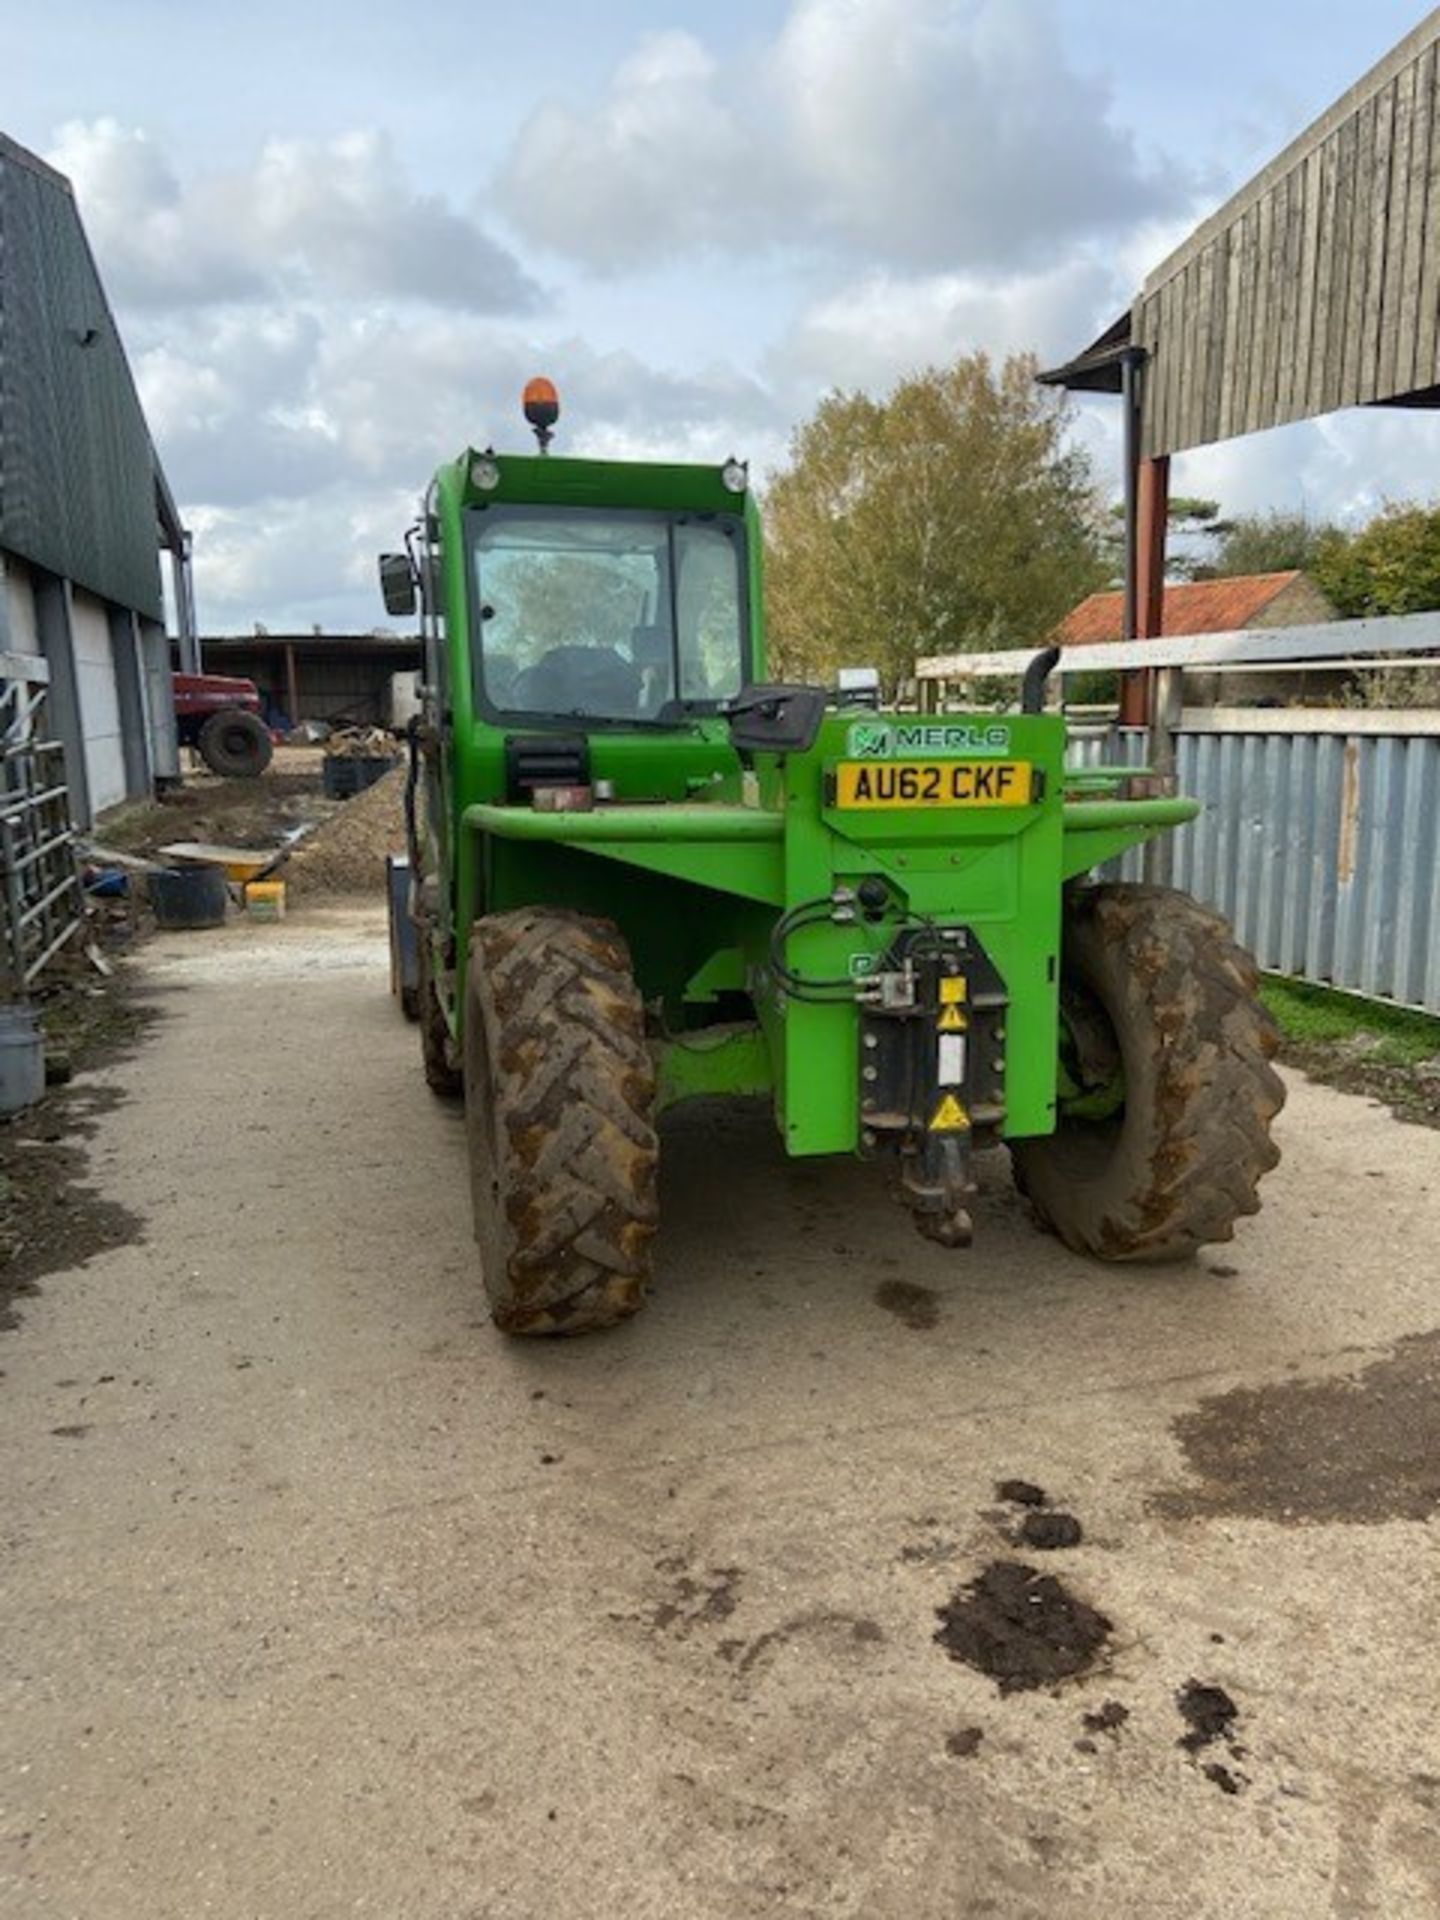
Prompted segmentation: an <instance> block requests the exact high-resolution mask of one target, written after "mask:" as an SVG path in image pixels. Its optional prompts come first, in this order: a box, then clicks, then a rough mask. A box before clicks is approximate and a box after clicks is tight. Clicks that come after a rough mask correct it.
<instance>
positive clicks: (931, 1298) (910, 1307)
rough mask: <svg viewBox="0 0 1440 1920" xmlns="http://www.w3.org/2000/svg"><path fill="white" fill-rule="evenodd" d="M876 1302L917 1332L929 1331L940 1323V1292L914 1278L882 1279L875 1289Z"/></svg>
mask: <svg viewBox="0 0 1440 1920" xmlns="http://www.w3.org/2000/svg"><path fill="white" fill-rule="evenodd" d="M875 1304H876V1306H877V1307H883V1308H884V1309H885V1311H886V1313H893V1314H894V1316H895V1318H896V1319H897V1320H900V1321H903V1322H904V1324H905V1325H906V1326H907V1327H913V1328H914V1329H915V1331H916V1332H917V1333H928V1332H929V1330H930V1328H931V1327H935V1326H938V1325H939V1324H940V1296H939V1294H938V1293H936V1291H935V1289H934V1288H933V1287H921V1286H917V1285H916V1284H915V1282H914V1281H913V1280H882V1281H881V1282H880V1285H879V1286H878V1287H876V1289H875Z"/></svg>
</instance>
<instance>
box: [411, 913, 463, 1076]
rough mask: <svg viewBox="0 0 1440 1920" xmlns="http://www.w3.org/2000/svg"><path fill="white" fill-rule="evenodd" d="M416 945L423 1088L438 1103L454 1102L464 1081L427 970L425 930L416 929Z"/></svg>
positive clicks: (416, 1014)
mask: <svg viewBox="0 0 1440 1920" xmlns="http://www.w3.org/2000/svg"><path fill="white" fill-rule="evenodd" d="M416 938H417V942H418V945H419V949H420V951H419V955H418V959H417V965H416V971H417V972H418V974H419V976H420V977H419V980H418V982H417V984H416V987H415V1019H416V1020H417V1022H418V1024H419V1027H420V1058H421V1060H422V1062H423V1063H424V1067H425V1084H426V1086H427V1087H429V1089H430V1091H431V1092H432V1093H435V1094H438V1095H439V1096H440V1098H441V1099H442V1100H458V1099H459V1098H460V1095H461V1094H462V1093H463V1092H464V1090H465V1082H464V1078H463V1076H462V1074H461V1071H460V1068H459V1066H458V1065H457V1064H456V1060H455V1043H454V1041H453V1040H452V1039H451V1037H450V1027H449V1024H448V1022H447V1021H446V1018H445V1015H444V1013H443V1012H442V1011H441V1007H440V1001H439V998H438V997H437V995H436V992H435V979H434V975H433V974H432V973H431V970H430V935H429V932H428V930H427V929H426V928H425V927H423V926H422V927H419V928H417V929H416Z"/></svg>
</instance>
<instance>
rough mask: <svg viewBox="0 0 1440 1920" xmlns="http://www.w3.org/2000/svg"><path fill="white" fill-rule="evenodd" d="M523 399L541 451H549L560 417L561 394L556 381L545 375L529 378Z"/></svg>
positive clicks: (527, 417)
mask: <svg viewBox="0 0 1440 1920" xmlns="http://www.w3.org/2000/svg"><path fill="white" fill-rule="evenodd" d="M522 400H523V404H524V408H525V418H526V419H527V420H528V421H529V422H530V425H531V426H532V427H533V428H534V429H535V438H536V439H537V440H538V441H539V442H540V451H541V453H548V452H549V451H550V442H551V441H552V440H553V439H554V437H555V422H556V421H557V420H558V419H559V418H560V395H559V394H558V393H557V392H556V391H555V383H554V381H553V380H547V379H545V378H544V376H543V375H539V376H537V377H536V378H535V379H534V380H527V381H526V383H525V392H524V394H523V396H522Z"/></svg>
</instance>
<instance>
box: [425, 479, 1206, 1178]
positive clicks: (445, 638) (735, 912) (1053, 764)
mask: <svg viewBox="0 0 1440 1920" xmlns="http://www.w3.org/2000/svg"><path fill="white" fill-rule="evenodd" d="M473 459H474V456H473V455H470V454H466V455H464V456H463V457H462V458H461V459H460V460H458V461H456V462H455V463H453V465H451V466H449V467H446V468H444V469H442V470H441V472H440V473H439V474H438V475H437V477H436V481H435V484H434V487H433V488H432V491H431V495H430V498H429V501H428V503H427V506H428V510H429V513H430V515H431V516H432V519H431V522H430V531H431V535H432V538H431V540H430V546H431V550H432V552H435V551H437V550H438V555H439V565H438V569H437V571H438V581H439V606H438V609H437V612H436V614H435V616H433V617H432V619H431V622H430V632H429V657H428V662H427V671H426V682H427V693H426V703H427V704H426V717H427V724H428V726H429V735H428V746H427V788H426V807H425V812H426V816H427V821H428V827H427V833H426V866H427V871H429V872H430V873H431V874H432V875H433V877H434V879H435V881H436V882H437V884H438V894H439V915H438V927H437V932H436V935H435V941H434V960H435V972H436V977H437V979H438V980H439V981H440V983H441V994H442V1001H443V1003H444V1006H445V1011H446V1016H447V1018H448V1019H449V1020H450V1022H451V1024H452V1026H453V1027H454V1028H455V1029H456V1031H457V1033H458V1027H459V1021H460V1017H461V1016H460V1009H461V1008H462V1007H463V1004H464V997H463V972H464V965H465V947H466V930H467V929H468V927H469V926H470V925H471V923H472V922H473V921H474V920H475V919H476V918H477V917H478V916H480V915H481V914H487V913H497V912H504V911H506V910H507V909H512V908H516V907H521V906H527V905H542V904H543V905H550V906H556V907H563V908H568V909H572V910H575V911H579V912H583V913H594V914H597V915H601V916H604V917H605V918H608V919H611V920H613V921H614V922H615V923H616V924H617V925H618V927H619V929H620V931H621V932H622V934H623V935H624V936H625V938H626V940H627V941H628V943H629V946H630V950H631V954H632V958H633V961H634V968H635V975H636V979H637V983H638V985H639V989H640V992H641V994H642V996H643V997H644V999H645V1001H646V1003H647V1006H648V1007H649V1008H650V1009H651V1011H652V1013H653V1014H654V1015H655V1016H656V1020H657V1025H658V1029H659V1031H661V1032H663V1033H664V1034H665V1035H666V1036H667V1037H666V1039H665V1040H664V1041H663V1042H661V1043H660V1044H659V1046H658V1054H659V1098H660V1103H661V1104H662V1105H669V1104H673V1102H675V1101H676V1100H680V1099H684V1098H689V1097H691V1096H693V1095H696V1094H702V1093H718V1092H728V1093H757V1092H763V1091H765V1090H766V1089H772V1090H773V1094H774V1100H775V1109H776V1116H777V1121H778V1123H779V1126H780V1128H781V1132H782V1135H783V1138H784V1140H785V1144H786V1147H787V1149H788V1151H790V1152H791V1153H793V1154H824V1153H840V1152H847V1151H851V1150H853V1149H854V1148H855V1147H856V1146H857V1144H858V1118H857V1116H858V1111H859V1098H858V1085H859V1078H858V1075H859V1066H858V1060H857V1049H858V1044H859V1041H858V1033H859V1022H858V1018H857V1011H856V1006H855V1002H854V1000H853V998H849V997H846V998H843V999H836V1000H832V1001H831V1002H829V1003H828V1004H816V1003H814V1002H812V1001H809V1000H804V999H799V998H795V997H793V996H791V995H789V994H786V993H784V992H781V991H779V990H778V989H777V987H776V985H775V982H774V978H773V974H772V971H771V966H770V960H771V942H772V937H773V935H774V932H775V926H776V921H777V917H778V916H779V914H780V913H781V912H783V911H786V910H788V909H791V908H795V907H798V906H801V905H803V904H805V903H809V902H816V901H820V900H822V899H824V898H825V897H826V896H828V895H830V894H832V893H833V892H834V891H835V890H836V889H837V888H850V889H853V888H855V887H857V886H858V885H859V883H860V882H861V881H862V880H864V879H865V877H866V876H867V875H880V876H882V877H883V878H884V879H885V881H886V882H887V884H888V886H889V888H890V899H891V901H892V903H893V904H892V908H891V909H887V911H886V912H885V914H884V916H883V917H882V918H880V919H878V920H877V921H876V923H875V924H873V925H872V924H868V923H867V922H866V921H865V920H864V919H863V918H857V919H856V921H855V923H854V924H835V923H834V922H833V921H831V920H828V919H827V920H826V921H824V923H823V924H821V925H818V926H807V927H805V928H803V929H801V930H800V931H797V932H796V933H795V934H793V935H792V936H791V938H790V939H789V940H788V942H787V943H786V948H785V957H786V960H787V962H788V964H789V965H790V966H791V967H792V968H795V969H797V970H798V971H799V972H800V973H801V974H802V975H803V976H804V977H805V978H806V979H810V980H821V981H830V980H844V981H848V980H851V979H855V978H858V977H860V976H861V975H862V974H863V973H864V972H867V971H869V970H871V969H872V968H873V967H874V966H875V964H876V963H877V962H878V961H879V959H880V957H881V956H882V955H883V954H884V953H885V951H886V949H887V948H888V947H889V946H890V945H891V943H892V942H893V940H894V939H895V937H896V935H897V933H898V932H899V931H900V929H901V928H902V926H903V925H905V924H907V923H908V924H912V925H913V924H914V923H915V922H917V921H933V922H935V923H938V924H940V925H948V926H965V927H968V928H969V929H971V931H972V933H973V935H974V936H976V937H977V938H978V940H979V941H980V943H981V944H982V945H983V948H984V950H985V953H986V954H987V955H988V957H989V959H990V960H991V962H992V963H993V964H994V966H995V967H996V968H997V969H998V970H999V973H1000V975H1001V976H1002V978H1003V980H1004V983H1005V988H1006V991H1007V993H1008V996H1009V1006H1008V1008H1007V1010H1006V1013H1005V1025H1006V1029H1007V1038H1006V1042H1005V1067H1004V1080H1005V1101H1004V1104H1005V1120H1004V1123H1003V1129H1002V1130H1003V1132H1004V1133H1005V1134H1006V1135H1007V1136H1009V1137H1016V1136H1023V1135H1032V1134H1042V1133H1047V1132H1049V1131H1051V1130H1052V1129H1053V1127H1054V1125H1055V1116H1056V1101H1057V1060H1058V1047H1057V1034H1058V1026H1059V1014H1058V975H1059V946H1060V919H1061V906H1062V890H1063V883H1064V881H1065V880H1066V879H1067V878H1070V877H1072V876H1074V875H1076V874H1079V873H1082V872H1084V871H1086V870H1088V869H1089V868H1090V867H1092V866H1094V865H1096V864H1097V863H1098V862H1100V861H1103V860H1106V859H1109V858H1111V857H1113V855H1114V854H1116V853H1118V852H1120V851H1122V850H1123V849H1124V848H1125V847H1128V846H1131V845H1134V844H1136V843H1137V842H1139V841H1141V840H1144V839H1148V838H1150V837H1151V836H1152V835H1153V834H1155V833H1158V832H1162V831H1164V830H1165V829H1166V828H1168V827H1170V826H1172V825H1176V824H1179V822H1180V821H1182V820H1184V819H1188V818H1190V817H1191V816H1192V815H1193V813H1194V812H1195V811H1196V809H1195V807H1194V804H1193V803H1192V802H1189V801H1175V800H1155V801H1120V800H1086V799H1081V800H1071V801H1068V802H1067V800H1066V798H1065V784H1066V783H1065V776H1064V754H1065V728H1064V722H1063V720H1062V719H1060V718H1059V717H1058V716H1055V715H1047V714H1006V715H995V714H979V715H974V716H953V715H951V716H945V717H944V719H943V720H941V721H930V720H926V719H922V718H920V717H917V716H911V715H906V716H901V715H887V714H868V713H864V712H862V711H859V710H851V711H849V712H840V713H829V714H827V715H826V717H825V719H824V720H823V721H822V723H821V727H820V731H819V734H818V737H817V738H816V740H815V742H814V744H813V746H812V747H811V748H810V749H809V750H808V751H806V752H803V753H792V754H789V755H785V756H783V757H782V756H777V755H766V754H759V755H757V756H756V757H755V763H754V765H753V767H742V765H741V761H740V757H739V755H737V753H736V751H735V750H734V748H733V747H732V746H731V745H730V740H729V732H728V728H727V726H726V723H725V722H724V720H723V719H722V718H720V717H719V716H717V715H709V716H704V717H696V718H693V719H690V720H687V721H685V722H684V723H683V724H679V725H675V726H666V727H655V728H653V729H652V728H645V729H644V730H641V729H639V728H636V727H627V726H626V725H625V724H624V723H601V724H593V725H591V724H586V725H585V728H584V730H585V732H586V734H587V738H588V745H589V755H590V774H591V778H592V780H600V781H608V782H610V783H611V786H612V788H613V791H614V795H615V800H614V802H613V804H601V805H599V806H597V807H596V808H595V809H594V810H593V811H584V812H579V811H576V812H544V811H538V810H535V809H532V808H531V807H529V806H522V805H514V804H507V801H506V793H505V780H506V765H505V753H506V739H507V734H509V733H512V732H514V731H516V730H517V729H516V728H515V727H513V726H512V727H506V726H501V725H497V724H494V723H492V722H490V721H488V720H487V719H486V718H485V717H484V716H483V715H482V714H481V713H480V712H479V711H478V710H477V706H476V701H475V687H474V677H473V673H472V637H471V636H472V632H473V631H474V629H475V626H476V624H477V622H476V621H475V618H474V609H473V607H472V594H471V588H470V582H469V560H468V557H467V523H468V522H469V521H471V519H472V518H473V517H474V516H477V515H480V514H483V512H484V510H485V507H486V505H487V504H494V503H499V504H510V503H516V502H520V503H524V504H527V505H529V504H539V503H549V504H555V505H562V506H568V507H582V506H590V507H596V508H607V509H612V510H613V509H616V508H637V509H647V510H651V511H666V512H686V513H698V514H709V513H714V514H726V515H737V514H738V515H742V516H743V522H744V528H745V536H746V547H747V551H746V563H745V564H746V585H745V596H746V612H747V616H748V639H749V660H748V673H749V677H750V679H751V680H753V681H757V682H758V681H763V680H764V678H765V649H764V621H763V607H762V600H761V579H760V554H761V538H760V529H759V523H758V518H757V516H756V511H755V507H754V503H753V500H752V499H751V497H750V496H749V495H748V493H747V494H745V495H744V496H743V497H737V496H736V495H735V494H734V493H733V492H730V491H728V490H727V489H726V488H725V487H724V486H723V484H722V482H721V479H720V476H719V473H718V471H716V470H715V469H712V468H697V467H680V466H660V465H643V466H641V465H631V464H628V463H621V462H603V461H579V460H566V459H559V458H545V459H541V458H536V457H516V456H508V455H501V456H493V459H494V465H495V467H496V468H498V471H499V484H498V486H496V487H495V488H494V490H493V491H491V492H489V493H482V492H480V491H479V490H477V488H476V487H475V486H474V484H473V482H472V477H471V468H472V461H473ZM547 724H548V725H549V726H550V727H551V728H552V730H559V731H569V732H572V733H573V732H574V731H576V730H577V727H576V724H575V723H574V722H570V723H568V724H566V723H560V722H551V723H546V722H544V721H537V722H536V723H535V724H534V725H533V726H532V725H531V724H530V723H529V722H528V721H527V722H526V723H525V725H524V726H523V728H520V729H519V730H520V731H523V732H524V733H525V734H526V735H527V736H528V735H530V734H532V733H542V732H544V731H545V729H546V726H547ZM906 758H910V759H912V760H913V759H920V760H942V761H943V760H947V759H948V760H955V759H960V760H966V761H974V762H975V763H977V764H978V763H981V762H983V761H984V760H986V759H987V758H988V759H991V760H996V759H1000V760H1005V761H1015V762H1024V763H1027V764H1028V765H1029V766H1030V768H1032V769H1033V776H1032V780H1033V784H1032V786H1031V788H1030V789H1029V791H1028V792H1027V794H1026V795H1025V796H1023V798H1022V803H1020V804H1008V805H976V806H945V807H921V806H896V807H888V806H887V807H876V808H874V809H873V810H872V809H862V808H856V807H850V808H847V807H844V806H841V805H838V804H836V798H837V796H836V793H835V769H836V767H837V765H838V763H840V762H841V761H846V760H855V761H865V762H867V763H873V764H874V765H876V766H882V767H888V766H890V765H892V764H894V763H901V764H903V762H904V760H905V759H906Z"/></svg>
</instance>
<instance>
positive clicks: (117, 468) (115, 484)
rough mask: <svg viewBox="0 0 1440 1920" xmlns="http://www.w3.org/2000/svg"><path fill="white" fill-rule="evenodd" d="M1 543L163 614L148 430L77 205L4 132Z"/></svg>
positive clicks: (127, 603)
mask: <svg viewBox="0 0 1440 1920" xmlns="http://www.w3.org/2000/svg"><path fill="white" fill-rule="evenodd" d="M0 547H8V548H9V549H10V550H11V551H12V552H14V553H17V554H20V555H22V556H23V557H24V558H25V559H27V560H31V561H33V562H35V564H36V565H38V566H42V567H46V568H48V569H49V571H50V572H51V573H56V574H60V575H62V576H64V577H65V578H67V579H70V580H73V581H74V582H75V583H76V584H77V585H79V586H83V587H88V588H89V590H90V591H91V592H92V593H96V594H98V595H100V597H101V598H102V599H106V600H110V601H113V602H114V603H115V604H116V605H117V606H122V607H130V608H133V609H134V610H135V611H136V612H137V613H140V614H142V615H144V616H145V617H146V618H149V619H161V618H163V617H164V609H163V606H162V603H161V596H160V560H159V554H158V551H157V543H156V518H155V471H154V456H153V453H152V450H151V445H150V436H149V431H148V429H147V427H146V424H145V417H144V414H143V413H142V412H141V410H140V402H139V400H138V399H137V397H136V394H135V389H134V386H133V384H132V382H131V379H130V371H129V368H128V366H127V364H126V360H125V353H124V349H123V347H122V346H121V344H120V339H119V336H118V335H117V333H116V331H115V323H114V321H113V319H112V318H111V315H110V309H109V306H108V305H107V303H106V300H105V295H104V291H103V289H102V287H101V285H100V280H99V277H98V275H97V274H96V271H95V265H94V261H93V260H92V259H91V256H90V249H89V246H88V244H87V242H86V239H85V233H84V229H83V227H82V226H81V224H80V217H79V214H78V213H77V211H76V208H75V202H74V200H73V198H72V197H71V194H70V190H69V187H68V186H67V185H66V183H65V182H64V181H63V180H62V179H61V178H60V177H59V176H58V175H56V174H53V173H51V172H50V170H49V169H48V168H45V167H43V166H40V165H38V164H37V163H36V162H35V161H34V160H33V158H32V156H30V155H28V154H25V153H24V152H23V150H22V149H19V148H17V147H15V146H14V145H13V144H12V143H11V142H9V141H6V140H4V139H3V138H0Z"/></svg>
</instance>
